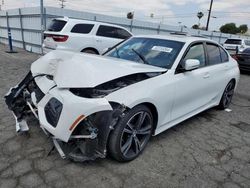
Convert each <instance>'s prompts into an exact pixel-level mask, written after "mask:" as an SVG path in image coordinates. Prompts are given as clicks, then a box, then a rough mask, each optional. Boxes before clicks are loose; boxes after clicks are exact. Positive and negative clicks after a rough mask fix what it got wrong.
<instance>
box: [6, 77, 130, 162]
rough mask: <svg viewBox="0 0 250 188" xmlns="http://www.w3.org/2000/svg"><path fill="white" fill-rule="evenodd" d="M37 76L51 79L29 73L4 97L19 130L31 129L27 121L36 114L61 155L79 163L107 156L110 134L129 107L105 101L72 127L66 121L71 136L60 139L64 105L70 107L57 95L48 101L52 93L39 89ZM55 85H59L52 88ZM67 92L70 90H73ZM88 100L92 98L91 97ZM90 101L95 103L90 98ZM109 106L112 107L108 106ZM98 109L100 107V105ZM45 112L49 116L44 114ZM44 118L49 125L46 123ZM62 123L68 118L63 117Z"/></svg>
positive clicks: (82, 116) (62, 130)
mask: <svg viewBox="0 0 250 188" xmlns="http://www.w3.org/2000/svg"><path fill="white" fill-rule="evenodd" d="M37 77H47V78H48V79H52V78H50V76H49V75H46V74H40V75H37V76H34V77H33V76H32V73H31V72H29V73H28V74H27V75H26V76H25V78H24V79H23V80H22V81H21V82H20V83H19V84H18V85H17V86H16V87H13V88H11V89H10V91H9V92H8V93H7V94H6V95H5V97H4V98H5V102H6V104H7V106H8V108H9V110H11V111H12V113H13V115H14V117H15V120H16V131H17V132H18V133H21V132H27V131H29V127H28V124H27V120H28V117H29V116H30V115H32V114H33V115H34V116H35V117H36V118H37V119H38V120H39V122H40V127H41V128H42V130H43V131H44V133H45V134H46V135H47V136H49V137H51V138H52V141H53V144H54V148H56V149H57V151H58V153H59V154H60V156H61V157H62V158H69V159H72V160H74V161H78V162H83V161H86V160H94V159H96V158H99V157H100V158H104V157H105V156H106V154H107V149H106V146H107V142H108V136H109V133H110V131H111V130H112V129H113V127H114V126H115V124H116V123H117V121H118V120H119V118H120V117H121V115H122V114H123V113H124V111H125V110H126V107H125V106H123V105H120V104H118V103H114V102H107V104H105V105H106V106H105V105H104V104H103V107H102V110H100V111H99V112H94V113H91V114H86V116H84V115H81V116H80V117H79V118H77V119H76V120H75V121H73V124H72V125H71V126H70V124H69V123H65V124H67V127H66V128H67V130H68V132H69V133H68V134H70V135H69V136H68V139H66V136H65V135H64V137H63V138H61V137H60V135H59V133H60V134H61V133H64V132H66V131H64V128H65V126H64V125H61V124H59V118H60V117H61V118H62V116H64V117H65V113H64V112H62V111H63V108H65V109H67V104H62V103H61V102H60V101H59V100H57V99H56V98H55V97H51V98H50V99H48V101H46V100H45V98H46V95H50V94H48V93H49V92H48V93H46V94H45V93H43V92H42V91H41V90H40V88H39V87H38V85H37V83H36V81H35V78H37ZM55 87H56V85H55V86H54V87H52V88H51V89H53V88H55ZM68 92H69V93H71V92H70V91H68ZM71 95H73V94H72V93H71ZM76 97H77V96H76ZM77 98H78V97H77ZM87 100H88V101H90V100H89V99H87ZM99 100H105V99H99ZM44 101H46V102H44ZM41 103H44V106H43V109H42V110H41V109H40V111H42V112H40V113H39V105H40V106H41ZM83 103H84V102H83ZM91 103H94V102H92V101H91ZM97 103H98V101H97ZM84 104H86V106H89V108H92V107H91V105H87V104H88V103H87V102H86V103H84ZM99 104H100V103H99ZM63 105H64V107H63ZM93 105H94V104H93ZM107 105H108V106H109V108H107ZM69 109H70V108H68V110H67V112H69ZM72 109H73V107H72ZM99 109H101V107H100V108H99ZM104 109H107V110H104ZM72 111H73V110H72ZM93 111H94V110H93ZM43 113H44V117H46V118H43V117H42V116H43ZM63 113H64V114H63ZM69 116H70V115H69ZM74 117H75V116H74ZM65 118H67V117H65ZM68 118H69V119H70V117H68ZM45 121H46V123H47V124H46V123H44V122H45ZM61 122H62V121H61ZM63 122H66V121H65V120H64V121H63ZM48 126H50V128H51V129H48ZM66 128H65V130H66ZM52 129H53V130H55V132H53V131H51V130H52ZM56 130H57V132H56ZM58 132H59V133H58Z"/></svg>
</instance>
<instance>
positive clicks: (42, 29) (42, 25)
mask: <svg viewBox="0 0 250 188" xmlns="http://www.w3.org/2000/svg"><path fill="white" fill-rule="evenodd" d="M43 11H44V8H43V0H40V16H41V52H42V54H43V38H44V37H43V31H44V18H43V17H44V15H43Z"/></svg>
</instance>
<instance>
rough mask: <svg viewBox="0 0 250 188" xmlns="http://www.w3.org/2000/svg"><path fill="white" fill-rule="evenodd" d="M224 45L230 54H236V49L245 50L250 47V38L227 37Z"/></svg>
mask: <svg viewBox="0 0 250 188" xmlns="http://www.w3.org/2000/svg"><path fill="white" fill-rule="evenodd" d="M223 46H224V47H225V48H226V50H228V52H229V53H230V54H235V53H236V51H239V52H243V50H244V49H246V48H249V47H250V40H247V39H240V38H231V39H227V40H226V41H225V43H224V44H223Z"/></svg>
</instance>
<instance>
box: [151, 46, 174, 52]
mask: <svg viewBox="0 0 250 188" xmlns="http://www.w3.org/2000/svg"><path fill="white" fill-rule="evenodd" d="M152 50H155V51H160V52H166V53H171V52H172V50H173V48H168V47H165V46H153V47H152Z"/></svg>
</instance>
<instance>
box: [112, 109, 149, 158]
mask: <svg viewBox="0 0 250 188" xmlns="http://www.w3.org/2000/svg"><path fill="white" fill-rule="evenodd" d="M152 131H153V116H152V113H151V111H150V110H149V109H148V108H147V107H146V106H144V105H139V106H136V107H135V108H133V109H131V110H130V111H129V112H128V113H126V114H125V116H124V117H122V118H121V120H120V121H119V122H118V124H117V125H116V127H115V129H114V131H113V132H112V133H111V135H110V139H109V153H110V155H111V156H112V157H113V158H114V159H116V160H118V161H131V160H133V159H135V158H136V157H137V156H139V155H140V154H141V152H142V151H143V150H144V148H145V147H146V145H147V143H148V141H149V139H150V137H151V135H152Z"/></svg>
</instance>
